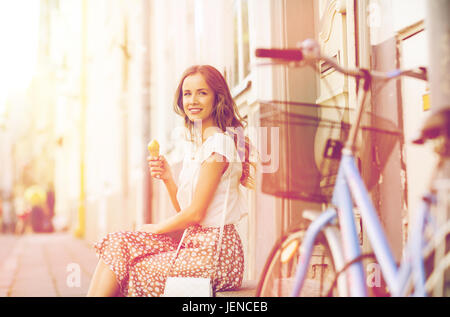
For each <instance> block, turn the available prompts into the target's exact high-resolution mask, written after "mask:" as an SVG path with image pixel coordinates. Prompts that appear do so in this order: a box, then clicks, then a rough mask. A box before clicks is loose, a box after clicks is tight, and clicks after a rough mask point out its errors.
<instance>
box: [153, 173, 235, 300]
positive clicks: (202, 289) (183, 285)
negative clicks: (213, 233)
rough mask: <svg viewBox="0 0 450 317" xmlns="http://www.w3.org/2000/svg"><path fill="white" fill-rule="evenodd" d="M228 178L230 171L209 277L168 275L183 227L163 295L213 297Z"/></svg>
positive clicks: (176, 254) (225, 207) (182, 238)
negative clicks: (217, 240)
mask: <svg viewBox="0 0 450 317" xmlns="http://www.w3.org/2000/svg"><path fill="white" fill-rule="evenodd" d="M230 179H231V172H230V174H229V176H228V187H227V192H226V194H225V203H224V206H223V210H222V224H221V226H220V234H219V242H218V244H217V248H216V256H215V260H214V262H213V265H212V267H211V271H212V273H211V275H210V277H178V276H170V272H171V269H172V266H173V264H174V263H175V260H176V258H177V256H178V253H179V251H180V248H181V244H182V243H183V240H184V237H185V235H186V232H187V229H185V230H184V232H183V236H182V237H181V240H180V243H179V244H178V248H177V251H176V252H175V256H174V258H173V260H172V264H171V265H170V270H169V273H168V276H167V279H166V284H165V287H164V294H163V295H162V296H163V297H214V288H213V280H214V275H215V268H216V265H217V261H218V259H219V254H220V250H221V247H222V237H223V230H224V227H225V214H226V209H227V202H228V195H229V192H230Z"/></svg>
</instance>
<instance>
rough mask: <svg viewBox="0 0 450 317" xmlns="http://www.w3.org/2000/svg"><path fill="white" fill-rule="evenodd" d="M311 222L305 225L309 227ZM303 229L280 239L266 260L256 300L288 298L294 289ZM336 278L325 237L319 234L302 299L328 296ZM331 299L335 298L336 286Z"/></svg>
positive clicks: (303, 235) (304, 232)
mask: <svg viewBox="0 0 450 317" xmlns="http://www.w3.org/2000/svg"><path fill="white" fill-rule="evenodd" d="M309 224H310V222H308V223H307V225H309ZM305 234H306V229H305V228H298V229H295V230H293V231H291V232H289V233H288V234H286V235H285V236H284V237H282V238H281V239H279V240H278V241H277V243H276V244H275V245H274V247H273V248H272V251H271V253H270V255H269V257H268V259H267V261H266V264H265V266H264V269H263V272H262V274H261V278H260V280H259V283H258V287H257V289H256V296H258V297H287V296H290V295H291V291H292V289H293V287H294V279H295V272H296V269H297V266H298V263H299V262H298V260H299V257H300V246H301V244H302V242H303V239H304V237H305ZM335 278H336V270H335V266H334V262H333V258H332V256H331V252H330V248H329V245H328V243H327V240H326V239H325V236H324V235H323V234H322V233H320V234H319V236H318V237H317V239H316V242H315V244H314V248H313V252H312V257H311V259H310V262H309V267H308V271H307V276H306V278H305V282H304V285H303V288H302V290H301V292H300V296H302V297H321V296H327V294H328V292H329V290H330V288H331V287H332V286H333V282H334V280H335ZM331 294H332V296H338V294H337V289H336V287H334V288H333V291H332V293H331Z"/></svg>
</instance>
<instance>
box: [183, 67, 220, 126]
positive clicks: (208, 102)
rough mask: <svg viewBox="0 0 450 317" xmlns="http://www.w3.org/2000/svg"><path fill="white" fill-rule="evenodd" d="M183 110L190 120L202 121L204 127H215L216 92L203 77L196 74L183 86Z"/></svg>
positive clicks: (186, 80) (185, 80)
mask: <svg viewBox="0 0 450 317" xmlns="http://www.w3.org/2000/svg"><path fill="white" fill-rule="evenodd" d="M182 93H183V110H184V113H185V114H186V115H187V116H188V118H189V120H191V121H192V122H194V120H201V121H202V125H203V126H211V125H213V117H212V111H213V107H214V91H213V90H212V89H211V88H210V87H209V86H208V84H207V83H206V81H205V79H204V78H203V75H202V74H200V73H196V74H193V75H190V76H188V77H186V78H185V79H184V81H183V85H182Z"/></svg>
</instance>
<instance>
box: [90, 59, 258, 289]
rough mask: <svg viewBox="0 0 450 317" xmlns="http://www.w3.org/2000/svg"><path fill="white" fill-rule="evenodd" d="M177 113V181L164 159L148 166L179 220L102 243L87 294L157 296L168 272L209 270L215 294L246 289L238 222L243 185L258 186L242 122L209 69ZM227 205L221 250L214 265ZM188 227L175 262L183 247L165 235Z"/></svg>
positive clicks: (185, 89) (200, 71)
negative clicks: (184, 146) (180, 155)
mask: <svg viewBox="0 0 450 317" xmlns="http://www.w3.org/2000/svg"><path fill="white" fill-rule="evenodd" d="M174 108H175V112H176V113H178V114H180V115H181V116H183V117H184V120H185V125H186V127H187V130H188V131H189V133H188V136H189V143H188V144H189V150H188V151H186V155H185V158H184V160H183V168H182V171H181V173H180V176H179V181H178V183H177V182H175V180H174V178H173V176H172V172H171V169H170V166H169V164H168V163H167V161H166V159H165V158H164V157H163V156H159V157H150V158H148V161H149V167H150V171H151V176H152V177H154V178H157V179H161V180H163V182H164V184H165V186H166V188H167V191H168V193H169V196H170V198H171V201H172V203H173V205H174V207H175V210H176V211H177V214H176V215H174V216H173V217H170V218H168V219H166V220H164V221H162V222H161V223H158V224H146V225H144V226H142V228H141V229H140V230H139V231H137V232H115V233H110V234H108V235H107V236H106V237H104V238H103V239H102V240H101V241H99V242H98V243H97V244H96V245H95V249H96V251H97V253H98V255H99V257H100V260H99V263H98V265H97V268H96V270H95V273H94V276H93V279H92V281H91V285H90V288H89V292H88V296H116V295H124V296H160V295H162V294H163V292H164V284H165V281H166V278H167V276H168V275H169V274H170V276H183V277H211V276H210V271H211V268H213V269H214V272H215V274H214V280H213V287H214V288H215V290H216V291H219V290H224V289H230V288H236V287H239V286H240V285H241V283H242V277H243V271H244V255H243V250H242V243H241V239H240V237H239V234H238V233H237V231H236V229H235V227H234V223H236V222H237V221H238V220H239V219H240V217H241V215H242V214H243V213H244V212H245V210H244V209H245V202H244V201H243V200H242V198H243V197H242V195H241V193H240V188H239V186H240V185H244V186H247V187H252V184H253V182H252V179H251V177H250V168H251V163H250V162H249V142H248V139H244V138H243V137H242V133H241V132H242V128H243V123H242V119H241V117H240V116H239V114H238V111H237V108H236V105H235V103H234V101H233V99H232V97H231V94H230V91H229V88H228V86H227V84H226V81H225V79H224V78H223V76H222V75H221V74H220V72H219V71H217V70H216V69H215V68H214V67H212V66H209V65H203V66H193V67H191V68H189V69H187V70H186V71H185V73H184V74H183V76H182V79H181V80H180V83H179V85H178V88H177V90H176V93H175V100H174ZM238 148H239V151H238V150H237V149H238ZM228 186H229V187H228ZM227 189H228V190H229V192H228V195H227ZM225 202H226V206H227V208H226V217H225V224H226V225H225V227H224V231H223V238H222V248H221V249H222V250H221V251H220V255H219V261H218V263H217V265H216V266H215V267H213V260H214V259H215V252H216V246H217V243H218V240H219V230H220V226H221V224H222V211H223V206H224V205H225ZM186 228H187V231H186V236H185V238H184V240H183V244H182V248H181V250H180V252H179V254H178V256H177V257H176V260H175V261H174V262H173V259H174V255H175V251H176V249H177V246H178V243H177V242H176V241H174V240H172V239H171V238H170V237H169V236H167V235H165V233H169V232H173V231H178V230H181V229H186Z"/></svg>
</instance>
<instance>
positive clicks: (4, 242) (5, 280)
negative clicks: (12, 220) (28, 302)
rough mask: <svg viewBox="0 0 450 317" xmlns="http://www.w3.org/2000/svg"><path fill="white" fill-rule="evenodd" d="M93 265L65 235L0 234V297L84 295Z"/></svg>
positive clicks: (84, 249)
mask: <svg viewBox="0 0 450 317" xmlns="http://www.w3.org/2000/svg"><path fill="white" fill-rule="evenodd" d="M96 264H97V257H96V255H95V252H94V250H93V248H92V246H91V245H90V244H89V243H88V242H86V241H85V240H82V239H77V238H75V237H73V236H72V235H71V234H69V233H49V234H26V235H23V236H14V235H0V297H81V296H85V295H86V293H87V290H88V287H89V283H90V279H91V276H92V274H93V272H94V269H95V266H96Z"/></svg>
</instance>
